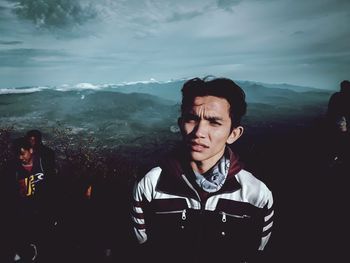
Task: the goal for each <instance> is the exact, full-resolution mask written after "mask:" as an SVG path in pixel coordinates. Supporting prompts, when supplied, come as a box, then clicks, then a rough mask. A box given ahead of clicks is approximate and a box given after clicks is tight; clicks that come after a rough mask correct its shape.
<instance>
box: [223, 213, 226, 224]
mask: <svg viewBox="0 0 350 263" xmlns="http://www.w3.org/2000/svg"><path fill="white" fill-rule="evenodd" d="M222 222H224V223H225V222H226V214H225V213H222Z"/></svg>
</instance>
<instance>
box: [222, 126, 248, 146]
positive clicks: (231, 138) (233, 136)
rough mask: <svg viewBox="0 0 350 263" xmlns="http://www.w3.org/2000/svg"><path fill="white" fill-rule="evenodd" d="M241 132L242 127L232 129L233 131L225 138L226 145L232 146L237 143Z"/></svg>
mask: <svg viewBox="0 0 350 263" xmlns="http://www.w3.org/2000/svg"><path fill="white" fill-rule="evenodd" d="M243 131H244V129H243V127H242V126H237V127H235V128H233V130H232V131H231V133H230V135H229V136H228V138H227V141H226V143H227V144H232V143H234V142H235V141H237V140H238V138H239V137H241V136H242V134H243Z"/></svg>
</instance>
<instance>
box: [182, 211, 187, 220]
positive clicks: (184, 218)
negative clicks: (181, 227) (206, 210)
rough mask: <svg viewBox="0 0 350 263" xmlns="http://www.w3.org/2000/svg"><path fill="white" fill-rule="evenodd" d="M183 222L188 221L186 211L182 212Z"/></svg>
mask: <svg viewBox="0 0 350 263" xmlns="http://www.w3.org/2000/svg"><path fill="white" fill-rule="evenodd" d="M181 218H182V220H186V209H185V210H183V211H182V216H181Z"/></svg>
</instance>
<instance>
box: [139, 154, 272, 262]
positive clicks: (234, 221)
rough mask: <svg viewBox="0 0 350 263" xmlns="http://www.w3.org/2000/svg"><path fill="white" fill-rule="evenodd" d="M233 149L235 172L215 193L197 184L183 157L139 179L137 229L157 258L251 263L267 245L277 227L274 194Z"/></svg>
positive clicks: (161, 259)
mask: <svg viewBox="0 0 350 263" xmlns="http://www.w3.org/2000/svg"><path fill="white" fill-rule="evenodd" d="M227 151H229V155H230V168H229V172H228V175H227V178H226V181H225V183H224V185H223V187H222V188H221V189H220V190H219V191H217V192H215V193H206V192H204V191H203V190H201V189H200V188H199V187H198V186H197V184H196V183H195V182H194V176H193V172H192V170H191V169H190V168H189V166H186V165H185V164H184V163H186V162H185V161H183V159H184V158H181V157H175V158H170V159H168V160H166V161H165V162H163V163H162V164H161V165H160V166H158V167H155V168H153V169H152V170H150V171H149V172H148V173H147V174H146V175H145V176H144V177H143V178H142V179H141V180H140V181H138V182H137V183H136V185H135V188H134V192H133V198H134V204H133V213H132V219H133V223H134V232H135V235H136V238H137V240H138V242H139V243H140V244H145V246H148V247H149V248H150V250H151V251H152V252H151V253H152V257H153V259H154V257H155V258H158V259H159V261H163V262H177V261H178V260H182V261H183V262H187V261H188V262H190V261H192V262H193V261H194V262H209V261H211V260H214V262H215V261H217V260H220V259H223V260H226V259H230V258H231V259H232V260H231V261H229V262H245V261H247V260H248V259H249V258H250V257H254V255H255V254H257V252H258V251H259V250H260V251H261V250H263V249H264V247H265V246H266V244H267V242H268V240H269V238H270V235H271V230H272V225H273V215H274V211H273V198H272V193H271V191H270V190H269V189H268V188H267V186H266V185H265V184H264V183H263V182H261V181H260V180H258V179H257V178H255V177H254V176H253V175H252V174H251V173H249V172H247V171H246V170H244V169H242V166H241V164H240V162H239V161H238V158H237V157H236V155H235V154H234V153H233V152H232V151H231V150H230V149H229V148H227ZM146 244H147V245H146ZM179 251H180V252H179ZM156 255H158V256H156ZM179 255H181V256H180V257H179ZM185 259H187V260H185Z"/></svg>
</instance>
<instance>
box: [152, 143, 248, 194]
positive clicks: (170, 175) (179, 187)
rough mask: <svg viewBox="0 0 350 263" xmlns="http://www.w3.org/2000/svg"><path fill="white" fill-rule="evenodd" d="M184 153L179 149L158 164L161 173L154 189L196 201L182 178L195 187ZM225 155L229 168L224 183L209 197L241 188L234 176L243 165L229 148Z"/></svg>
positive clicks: (192, 192)
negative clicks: (226, 155) (228, 159)
mask: <svg viewBox="0 0 350 263" xmlns="http://www.w3.org/2000/svg"><path fill="white" fill-rule="evenodd" d="M184 152H185V151H184V149H183V148H180V149H178V150H176V151H175V152H174V153H173V154H171V155H170V156H169V157H167V158H165V159H163V160H162V161H161V162H160V167H161V168H162V173H161V175H160V177H159V179H158V182H157V186H156V189H157V191H160V192H164V193H169V194H175V195H178V196H184V197H192V198H194V199H198V197H197V195H196V193H195V192H194V191H193V190H192V189H191V188H190V187H189V185H188V184H187V183H186V182H185V180H184V178H183V176H185V177H186V179H187V180H188V181H189V182H190V183H191V184H192V185H193V186H194V187H196V183H195V182H194V174H193V171H192V169H191V167H190V165H189V163H190V162H189V160H188V158H187V156H184V154H183V153H184ZM226 153H227V154H228V155H229V158H230V168H229V171H228V174H227V178H226V181H225V183H224V185H223V186H222V188H221V189H220V190H219V191H217V192H215V193H212V194H210V195H216V194H219V193H223V192H234V191H236V190H238V189H240V188H241V185H240V184H239V182H238V181H237V179H236V177H235V175H236V174H237V173H238V172H239V171H240V170H242V168H243V164H242V163H241V162H240V161H239V158H238V156H237V155H236V154H235V153H234V152H233V151H232V150H231V149H230V148H229V147H226Z"/></svg>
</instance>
